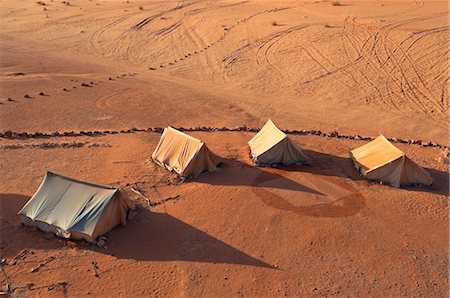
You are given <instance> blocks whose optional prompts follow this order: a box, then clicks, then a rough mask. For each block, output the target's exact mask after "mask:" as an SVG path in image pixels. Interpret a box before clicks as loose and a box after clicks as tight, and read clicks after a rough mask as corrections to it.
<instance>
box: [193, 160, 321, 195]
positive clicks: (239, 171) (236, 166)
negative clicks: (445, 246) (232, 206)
mask: <svg viewBox="0 0 450 298" xmlns="http://www.w3.org/2000/svg"><path fill="white" fill-rule="evenodd" d="M195 182H198V183H205V184H211V185H225V186H251V187H266V188H277V189H284V190H292V191H301V192H306V193H310V194H315V195H322V193H321V192H319V191H317V190H314V189H312V188H310V187H307V186H305V185H302V184H300V183H298V182H296V181H294V180H291V179H289V178H288V177H285V176H283V175H280V174H278V173H275V172H274V171H272V170H271V168H263V167H255V166H253V165H249V164H246V163H243V162H241V161H239V160H235V159H227V160H225V161H224V162H223V163H222V167H221V170H220V172H219V173H213V174H209V175H201V176H200V177H198V178H197V179H196V180H195ZM262 183H264V185H261V184H262Z"/></svg>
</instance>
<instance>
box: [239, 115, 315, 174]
mask: <svg viewBox="0 0 450 298" xmlns="http://www.w3.org/2000/svg"><path fill="white" fill-rule="evenodd" d="M248 145H249V146H250V151H251V155H252V158H253V160H254V162H255V163H256V164H257V165H272V164H282V165H290V164H307V163H309V158H308V157H307V156H306V155H305V154H304V153H303V152H302V150H301V149H300V147H299V146H298V145H297V144H296V143H295V142H293V141H292V140H291V139H289V138H288V136H287V135H286V134H285V133H283V132H282V131H281V130H279V129H278V128H277V127H276V126H275V124H274V123H273V122H272V120H270V119H269V120H268V121H267V123H266V124H265V125H264V127H263V128H262V129H261V130H260V131H259V132H258V133H257V134H256V135H255V136H254V137H253V138H252V139H251V140H250V141H249V142H248Z"/></svg>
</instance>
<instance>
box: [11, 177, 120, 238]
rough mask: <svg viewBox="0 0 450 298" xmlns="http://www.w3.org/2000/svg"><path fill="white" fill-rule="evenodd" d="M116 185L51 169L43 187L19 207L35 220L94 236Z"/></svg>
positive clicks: (21, 212) (23, 212)
mask: <svg viewBox="0 0 450 298" xmlns="http://www.w3.org/2000/svg"><path fill="white" fill-rule="evenodd" d="M117 191H118V190H117V189H116V188H113V187H110V186H105V185H100V184H94V183H88V182H84V181H80V180H77V179H73V178H70V177H66V176H62V175H58V174H55V173H52V172H47V173H46V175H45V178H44V180H43V181H42V183H41V185H40V186H39V189H38V190H37V191H36V193H35V194H34V195H33V197H31V199H30V200H29V201H28V202H27V204H26V205H25V206H24V207H23V208H22V210H20V211H19V213H18V214H19V216H21V215H24V216H26V217H28V218H29V219H31V220H32V221H39V222H45V223H47V224H49V225H52V226H55V227H57V228H58V229H59V230H60V231H61V233H62V234H68V233H70V232H75V231H76V232H80V233H82V234H86V235H88V236H92V234H93V232H94V230H95V227H96V225H97V222H98V220H99V218H100V216H101V214H102V212H103V210H104V209H105V208H106V207H107V206H108V203H109V202H110V200H111V198H112V197H113V196H114V194H115V193H116V192H117Z"/></svg>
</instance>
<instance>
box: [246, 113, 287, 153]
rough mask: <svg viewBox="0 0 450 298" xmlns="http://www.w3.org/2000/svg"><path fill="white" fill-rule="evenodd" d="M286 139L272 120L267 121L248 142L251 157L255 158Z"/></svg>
mask: <svg viewBox="0 0 450 298" xmlns="http://www.w3.org/2000/svg"><path fill="white" fill-rule="evenodd" d="M284 138H286V134H285V133H284V132H282V131H281V130H279V129H278V127H276V126H275V124H274V123H273V122H272V120H270V119H269V120H267V122H266V124H265V125H264V126H263V128H261V130H260V131H259V132H258V133H257V134H256V135H255V136H254V137H253V138H252V139H251V140H250V141H249V142H248V145H249V146H250V148H251V151H252V155H253V157H257V156H259V155H261V154H263V153H264V152H266V151H267V150H269V149H270V148H272V147H273V146H275V145H276V144H278V143H279V142H281V141H282V140H283V139H284Z"/></svg>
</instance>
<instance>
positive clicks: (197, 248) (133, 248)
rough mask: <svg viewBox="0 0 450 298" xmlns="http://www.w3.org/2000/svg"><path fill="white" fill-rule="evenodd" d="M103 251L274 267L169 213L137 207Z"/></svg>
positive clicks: (134, 256) (147, 258) (155, 258)
mask: <svg viewBox="0 0 450 298" xmlns="http://www.w3.org/2000/svg"><path fill="white" fill-rule="evenodd" d="M110 240H111V242H110V244H108V246H109V247H108V250H107V251H104V253H107V254H111V255H114V256H115V257H117V258H121V259H134V260H142V261H190V262H206V263H224V264H240V265H248V266H257V267H265V268H272V269H275V268H274V267H273V266H271V265H269V264H267V263H265V262H263V261H260V260H258V259H256V258H254V257H252V256H250V255H248V254H246V253H244V252H242V251H240V250H238V249H236V248H234V247H232V246H231V245H229V244H226V243H225V242H223V241H221V240H219V239H217V238H215V237H213V236H211V235H209V234H207V233H205V232H203V231H201V230H199V229H197V228H195V227H193V226H191V225H189V224H187V223H185V222H183V221H181V220H179V219H177V218H175V217H173V216H171V215H169V214H166V213H155V212H150V211H148V210H147V209H145V208H139V211H138V214H137V216H136V218H135V219H134V220H133V221H130V222H129V223H128V224H127V226H126V227H118V228H116V229H115V230H114V232H113V233H111V237H110Z"/></svg>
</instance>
